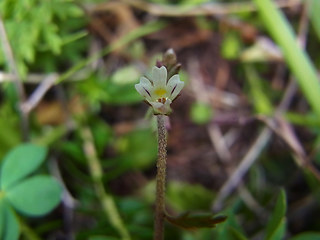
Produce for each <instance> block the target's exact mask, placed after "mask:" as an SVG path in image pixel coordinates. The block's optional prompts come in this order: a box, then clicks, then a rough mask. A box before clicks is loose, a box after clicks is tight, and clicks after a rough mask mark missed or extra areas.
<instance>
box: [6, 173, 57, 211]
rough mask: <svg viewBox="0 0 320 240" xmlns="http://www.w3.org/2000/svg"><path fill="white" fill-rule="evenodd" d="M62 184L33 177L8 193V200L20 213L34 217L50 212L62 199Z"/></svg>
mask: <svg viewBox="0 0 320 240" xmlns="http://www.w3.org/2000/svg"><path fill="white" fill-rule="evenodd" d="M61 194H62V188H61V186H60V184H59V183H58V182H57V181H56V180H55V179H54V178H52V177H49V176H35V177H31V178H29V179H27V180H25V181H23V182H21V183H20V184H18V185H16V186H14V187H13V188H11V189H9V190H8V192H6V195H5V196H6V198H7V199H8V200H9V202H10V203H11V204H12V206H13V207H14V208H15V209H17V210H18V211H20V212H22V213H25V214H27V215H32V216H40V215H44V214H46V213H48V212H50V211H51V210H52V209H53V208H54V207H56V206H57V205H58V203H59V202H60V199H61Z"/></svg>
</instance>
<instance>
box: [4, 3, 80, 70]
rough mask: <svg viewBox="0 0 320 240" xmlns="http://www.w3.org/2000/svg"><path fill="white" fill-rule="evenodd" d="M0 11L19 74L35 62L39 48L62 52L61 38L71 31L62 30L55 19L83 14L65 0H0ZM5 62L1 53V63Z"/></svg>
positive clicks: (68, 37) (60, 19)
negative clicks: (65, 32)
mask: <svg viewBox="0 0 320 240" xmlns="http://www.w3.org/2000/svg"><path fill="white" fill-rule="evenodd" d="M0 12H1V15H2V17H3V19H4V22H5V28H6V30H7V33H8V38H9V41H10V44H11V46H12V48H13V51H14V56H15V58H16V62H17V63H18V68H19V72H20V74H21V75H22V76H25V74H26V73H27V72H28V67H27V64H31V63H34V62H35V60H36V55H37V52H38V51H42V50H46V51H49V52H51V53H53V54H55V55H59V54H61V49H62V46H63V44H64V41H65V40H64V38H67V39H70V37H71V35H68V34H63V33H62V32H61V30H60V29H59V27H58V26H57V23H59V22H63V21H65V20H66V19H68V18H78V17H80V16H82V11H81V10H80V9H79V8H78V7H77V6H76V5H75V4H73V3H72V2H71V1H64V0H52V1H41V0H18V1H11V0H3V1H1V2H0ZM4 63H5V61H4V57H3V55H1V54H0V64H2V65H3V64H4Z"/></svg>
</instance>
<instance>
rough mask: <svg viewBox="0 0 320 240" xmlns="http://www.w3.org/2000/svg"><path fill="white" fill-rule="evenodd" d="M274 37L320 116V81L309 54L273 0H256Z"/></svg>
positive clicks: (307, 97)
mask: <svg viewBox="0 0 320 240" xmlns="http://www.w3.org/2000/svg"><path fill="white" fill-rule="evenodd" d="M254 2H255V3H256V5H257V7H258V9H259V12H260V15H261V17H262V19H263V21H264V23H265V26H266V28H267V29H268V30H269V32H270V34H271V35H272V37H273V38H274V39H275V41H276V42H277V43H278V45H279V46H280V47H281V49H282V51H283V54H284V57H285V59H286V62H287V64H288V65H289V68H290V70H291V71H292V72H293V74H294V75H295V77H296V79H297V82H298V84H299V86H300V88H301V90H302V92H303V94H304V95H305V97H306V99H307V100H308V102H309V104H310V106H311V108H312V109H313V111H314V112H315V113H316V114H317V115H318V116H320V104H319V103H320V83H319V80H318V76H317V72H316V69H315V67H314V66H313V64H312V62H311V60H310V58H309V57H308V56H307V54H306V53H305V52H304V51H303V50H302V49H301V48H300V47H299V46H298V43H297V42H296V40H295V36H294V33H293V30H292V28H291V26H290V24H289V23H288V21H287V20H286V18H285V17H284V15H283V14H282V13H281V11H280V10H279V9H277V7H276V5H275V4H274V2H273V1H271V0H254Z"/></svg>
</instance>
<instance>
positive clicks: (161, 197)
mask: <svg viewBox="0 0 320 240" xmlns="http://www.w3.org/2000/svg"><path fill="white" fill-rule="evenodd" d="M165 117H166V116H164V115H158V116H157V121H158V162H157V178H156V179H157V187H156V210H155V222H154V238H153V239H154V240H163V236H164V218H165V183H166V159H167V132H166V128H165Z"/></svg>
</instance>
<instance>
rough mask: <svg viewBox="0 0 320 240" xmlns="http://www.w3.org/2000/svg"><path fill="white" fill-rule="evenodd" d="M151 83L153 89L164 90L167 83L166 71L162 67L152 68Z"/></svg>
mask: <svg viewBox="0 0 320 240" xmlns="http://www.w3.org/2000/svg"><path fill="white" fill-rule="evenodd" d="M152 81H153V85H154V87H155V88H164V87H165V86H166V83H167V69H166V67H164V66H162V67H161V68H158V67H153V68H152Z"/></svg>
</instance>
